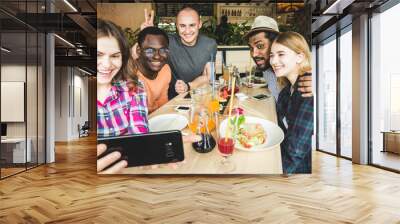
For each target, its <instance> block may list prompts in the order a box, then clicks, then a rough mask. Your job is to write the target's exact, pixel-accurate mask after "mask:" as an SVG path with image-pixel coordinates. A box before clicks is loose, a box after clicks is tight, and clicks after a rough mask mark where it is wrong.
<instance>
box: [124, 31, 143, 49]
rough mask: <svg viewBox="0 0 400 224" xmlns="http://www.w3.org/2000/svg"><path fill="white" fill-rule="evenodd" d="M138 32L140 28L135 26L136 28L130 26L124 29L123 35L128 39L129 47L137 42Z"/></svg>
mask: <svg viewBox="0 0 400 224" xmlns="http://www.w3.org/2000/svg"><path fill="white" fill-rule="evenodd" d="M139 32H140V28H137V29H136V30H132V29H131V28H125V29H124V33H125V37H126V38H127V39H128V42H129V45H130V46H131V47H132V46H133V45H134V44H135V43H136V42H137V39H138V35H139Z"/></svg>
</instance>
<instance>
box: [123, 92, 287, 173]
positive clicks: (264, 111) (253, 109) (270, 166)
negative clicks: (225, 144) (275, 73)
mask: <svg viewBox="0 0 400 224" xmlns="http://www.w3.org/2000/svg"><path fill="white" fill-rule="evenodd" d="M240 92H241V93H243V94H245V95H246V96H247V98H246V99H241V100H240V101H239V99H238V98H237V97H231V99H232V100H234V102H233V104H234V105H236V106H239V107H241V108H242V109H243V113H244V115H245V116H253V117H258V118H262V119H265V120H269V121H271V122H273V123H275V124H276V123H277V114H276V103H275V99H274V97H273V96H271V94H270V91H269V90H268V88H266V87H263V88H248V87H245V86H242V87H241V88H240ZM186 94H187V93H182V94H180V95H178V96H176V97H175V98H173V99H171V100H170V101H168V102H167V103H166V104H164V105H163V106H161V107H160V108H158V109H157V110H156V111H154V112H152V113H151V114H150V115H149V119H151V118H152V117H155V116H158V115H163V114H176V113H179V112H177V111H176V110H175V108H176V107H177V106H191V104H192V102H191V99H186V98H185V96H186ZM258 94H266V95H267V96H268V98H266V99H263V100H257V99H254V98H253V97H252V96H255V95H258ZM227 112H228V106H227V108H226V110H225V114H226V113H227ZM180 114H182V113H180ZM185 116H188V115H187V114H186V115H185ZM220 116H221V118H222V116H223V115H220ZM225 117H226V116H225ZM181 131H182V134H191V130H190V129H189V128H188V127H187V126H186V127H185V128H184V129H183V130H181ZM266 132H267V133H268V130H266ZM212 135H213V136H216V130H213V131H212ZM183 144H184V156H185V159H184V161H183V162H179V163H177V164H173V165H172V164H161V165H157V166H154V165H153V166H145V167H128V168H125V169H123V171H122V173H124V174H282V161H281V148H280V145H279V144H277V145H276V146H273V147H270V148H268V149H267V150H261V151H254V152H252V151H242V150H238V149H236V148H235V149H234V152H233V154H232V155H231V156H230V158H229V160H230V161H231V162H232V163H233V164H234V169H233V170H230V171H228V172H227V171H226V170H221V169H219V166H218V163H219V162H220V161H221V160H222V158H223V157H222V156H221V154H220V153H219V151H218V146H217V145H216V146H215V148H214V149H213V150H212V151H211V152H208V153H198V152H197V151H195V150H194V149H193V147H192V143H190V142H184V143H183ZM143 150H145V149H143Z"/></svg>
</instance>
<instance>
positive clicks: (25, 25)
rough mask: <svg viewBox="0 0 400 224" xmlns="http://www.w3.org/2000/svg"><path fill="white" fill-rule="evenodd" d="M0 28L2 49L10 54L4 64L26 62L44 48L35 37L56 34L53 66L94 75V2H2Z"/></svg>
mask: <svg viewBox="0 0 400 224" xmlns="http://www.w3.org/2000/svg"><path fill="white" fill-rule="evenodd" d="M0 27H1V30H2V34H1V44H2V46H6V47H7V49H11V50H12V51H11V52H10V53H8V54H7V57H3V58H2V60H3V61H4V60H11V61H12V60H13V59H14V60H17V58H19V59H20V60H21V59H23V58H25V57H24V56H26V58H27V59H28V60H29V59H30V58H32V57H31V56H35V55H37V54H36V51H38V50H39V51H40V50H42V49H43V48H44V43H37V42H38V41H37V40H41V39H40V38H39V39H38V38H37V35H42V34H43V33H44V32H50V33H55V34H57V37H55V54H56V61H55V62H56V66H57V65H60V66H64V65H68V66H78V67H81V68H83V69H85V70H87V71H89V72H91V73H92V74H95V70H96V69H95V64H96V63H95V62H96V57H95V51H96V32H95V31H96V0H47V1H45V0H42V1H40V0H34V1H33V0H32V1H29V0H1V1H0ZM59 37H60V38H59ZM63 39H64V40H66V41H67V42H69V43H70V44H68V43H67V42H66V41H63ZM71 44H72V45H71ZM37 47H39V48H37ZM2 55H4V54H3V52H2ZM7 58H8V59H7Z"/></svg>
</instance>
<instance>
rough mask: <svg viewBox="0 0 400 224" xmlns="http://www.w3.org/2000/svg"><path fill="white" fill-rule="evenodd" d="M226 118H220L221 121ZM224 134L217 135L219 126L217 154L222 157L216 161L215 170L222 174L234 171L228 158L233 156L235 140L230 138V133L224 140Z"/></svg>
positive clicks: (233, 165) (232, 164)
mask: <svg viewBox="0 0 400 224" xmlns="http://www.w3.org/2000/svg"><path fill="white" fill-rule="evenodd" d="M224 118H225V119H226V118H228V116H222V119H220V120H221V121H223V120H225V119H224ZM227 128H230V127H229V122H228V123H227ZM224 134H226V133H219V125H218V127H217V145H218V152H219V154H220V155H221V156H222V159H221V160H218V161H217V163H216V166H217V169H218V170H219V171H221V172H223V173H229V172H231V171H233V170H235V164H234V163H233V162H232V161H231V160H230V159H229V157H230V156H231V155H232V154H233V151H234V148H235V138H234V136H232V132H230V134H228V136H227V137H226V138H225V136H224Z"/></svg>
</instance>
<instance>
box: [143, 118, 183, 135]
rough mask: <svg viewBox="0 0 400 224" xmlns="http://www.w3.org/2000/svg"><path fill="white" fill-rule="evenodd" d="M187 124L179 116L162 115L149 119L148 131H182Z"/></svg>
mask: <svg viewBox="0 0 400 224" xmlns="http://www.w3.org/2000/svg"><path fill="white" fill-rule="evenodd" d="M187 124H188V120H187V118H186V117H185V116H183V115H180V114H163V115H158V116H155V117H152V118H150V119H149V129H150V131H151V132H155V131H169V130H182V129H184V128H185V127H186V126H187Z"/></svg>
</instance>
